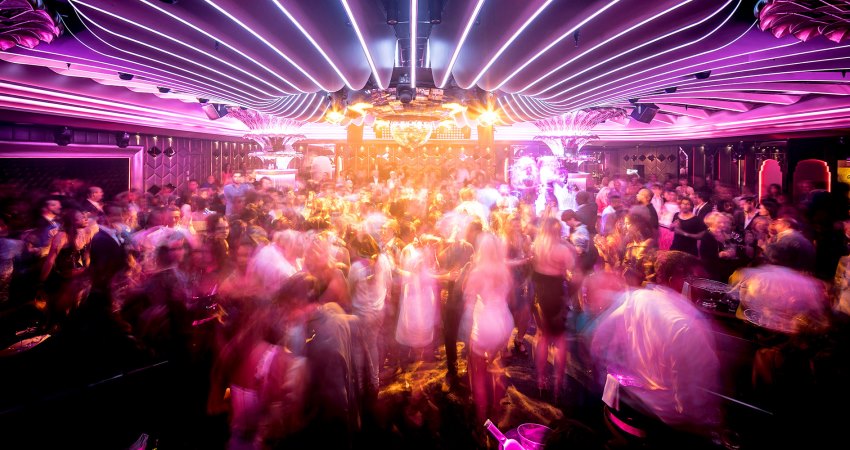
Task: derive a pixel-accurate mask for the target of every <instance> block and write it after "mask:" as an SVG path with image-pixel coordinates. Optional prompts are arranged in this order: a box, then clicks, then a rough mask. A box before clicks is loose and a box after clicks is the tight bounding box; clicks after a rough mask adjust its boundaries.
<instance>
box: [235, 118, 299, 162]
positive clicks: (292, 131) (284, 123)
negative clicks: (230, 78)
mask: <svg viewBox="0 0 850 450" xmlns="http://www.w3.org/2000/svg"><path fill="white" fill-rule="evenodd" d="M228 110H229V111H230V115H231V116H233V117H234V118H236V119H238V120H239V121H240V122H242V123H244V124H245V126H247V127H248V129H249V130H250V131H248V133H247V134H246V135H245V137H246V138H248V139H253V140H254V141H256V142H257V143H258V144H260V146H261V147H262V148H263V151H264V152H266V154H271V155H273V156H275V157H290V158H292V157H296V156H298V154H297V152H296V151H295V149H294V148H293V147H292V144H294V143H295V142H298V141H300V140H302V139H304V138H305V137H304V135H303V134H300V133H297V131H298V129H299V128H301V126H302V125H304V122H302V121H299V120H293V119H287V118H283V117H278V116H271V115H268V114H263V113H261V112H258V111H255V110H253V109H243V108H237V107H231V108H228Z"/></svg>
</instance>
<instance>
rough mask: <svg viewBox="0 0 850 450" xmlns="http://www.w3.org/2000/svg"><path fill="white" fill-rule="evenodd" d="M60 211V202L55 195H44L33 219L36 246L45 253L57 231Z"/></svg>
mask: <svg viewBox="0 0 850 450" xmlns="http://www.w3.org/2000/svg"><path fill="white" fill-rule="evenodd" d="M61 213H62V203H61V202H60V201H59V199H58V198H56V197H52V196H51V197H46V198H44V199H43V200H42V201H41V207H40V208H39V216H38V219H36V220H35V235H36V236H37V237H38V244H37V245H38V247H39V248H41V249H44V253H47V247H48V246H49V245H50V240H51V239H52V238H53V236H54V235H55V234H56V232H57V231H59V227H60V223H59V214H61Z"/></svg>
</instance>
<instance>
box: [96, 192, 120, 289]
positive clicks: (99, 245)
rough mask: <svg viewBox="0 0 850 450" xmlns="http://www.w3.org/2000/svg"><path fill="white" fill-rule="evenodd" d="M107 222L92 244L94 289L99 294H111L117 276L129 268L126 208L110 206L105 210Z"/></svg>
mask: <svg viewBox="0 0 850 450" xmlns="http://www.w3.org/2000/svg"><path fill="white" fill-rule="evenodd" d="M104 210H105V214H106V220H105V222H106V223H104V224H102V225H101V226H100V231H98V232H97V234H95V235H94V238H92V242H91V265H90V268H89V270H90V271H91V279H92V289H93V290H94V291H97V292H102V293H103V292H110V290H111V289H110V286H111V283H112V279H113V278H114V277H115V275H117V274H119V273H122V272H123V271H126V270H127V268H128V259H127V258H128V254H127V247H126V245H127V244H128V243H129V242H128V241H129V237H130V235H129V233H128V230H127V226H126V225H125V223H124V208H123V207H122V206H121V205H118V204H109V205H107V206H106V207H105V208H104Z"/></svg>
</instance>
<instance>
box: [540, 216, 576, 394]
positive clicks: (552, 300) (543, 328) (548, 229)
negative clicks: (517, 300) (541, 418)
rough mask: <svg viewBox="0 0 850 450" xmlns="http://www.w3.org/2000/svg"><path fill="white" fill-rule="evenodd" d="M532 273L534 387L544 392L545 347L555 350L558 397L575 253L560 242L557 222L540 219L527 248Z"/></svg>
mask: <svg viewBox="0 0 850 450" xmlns="http://www.w3.org/2000/svg"><path fill="white" fill-rule="evenodd" d="M531 252H532V256H533V261H532V267H533V269H534V272H533V273H532V275H531V280H532V283H533V284H534V307H533V314H534V320H535V322H537V329H538V331H537V332H538V340H537V348H536V349H535V353H534V361H535V366H536V369H537V387H538V389H539V390H540V393H541V395H542V393H543V391H544V390H548V387H549V386H547V385H548V383H547V377H546V371H547V367H546V366H547V363H548V356H549V346H554V349H555V374H554V380H553V381H554V393H555V395H556V396H558V395H559V394H560V390H561V383H562V381H563V378H564V369H565V368H566V365H567V354H566V352H567V341H566V336H565V334H566V331H567V327H566V317H567V296H568V292H567V287H566V283H567V277H568V276H569V275H570V274H571V272H572V270H573V269H574V266H575V250H574V249H573V247H572V245H570V244H569V243H566V242H564V241H563V240H561V221H559V220H558V219H554V218H547V219H544V220H543V222H542V224H541V226H540V231H539V232H538V234H537V237H536V238H535V239H534V243H533V244H532V248H531Z"/></svg>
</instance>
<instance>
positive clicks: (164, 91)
mask: <svg viewBox="0 0 850 450" xmlns="http://www.w3.org/2000/svg"><path fill="white" fill-rule="evenodd" d="M157 89H159V93H160V94H167V93H169V92H171V88H167V87H158V88H157Z"/></svg>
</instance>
